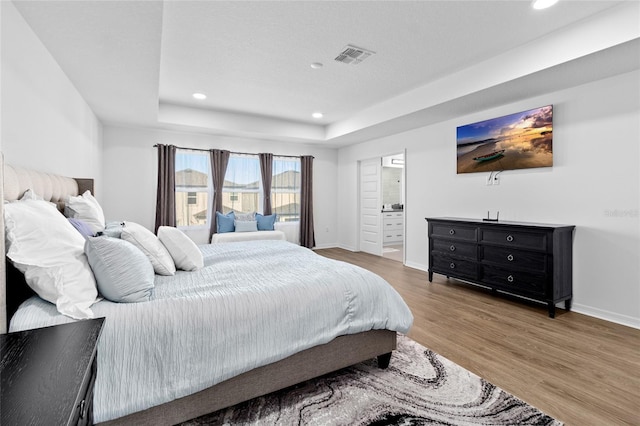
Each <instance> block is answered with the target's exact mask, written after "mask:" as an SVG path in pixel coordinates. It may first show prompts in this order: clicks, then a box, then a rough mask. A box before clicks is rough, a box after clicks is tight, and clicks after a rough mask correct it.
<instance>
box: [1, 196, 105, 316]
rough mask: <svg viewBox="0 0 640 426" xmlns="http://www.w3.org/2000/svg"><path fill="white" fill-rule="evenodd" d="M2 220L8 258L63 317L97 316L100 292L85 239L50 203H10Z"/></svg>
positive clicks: (37, 201)
mask: <svg viewBox="0 0 640 426" xmlns="http://www.w3.org/2000/svg"><path fill="white" fill-rule="evenodd" d="M4 219H5V232H6V241H7V257H8V258H9V259H10V260H11V261H12V262H13V264H14V265H15V266H16V268H17V269H18V270H19V271H20V272H22V273H24V275H25V279H26V282H27V284H28V285H29V286H30V287H31V288H32V289H33V290H34V291H35V292H36V293H37V294H38V295H39V296H40V297H41V298H43V299H45V300H47V301H49V302H51V303H53V304H55V305H56V308H57V309H58V312H60V313H61V314H64V315H67V316H69V317H71V318H76V319H84V318H93V311H92V310H91V309H90V307H91V305H92V304H93V303H95V302H96V298H97V297H98V291H97V289H96V282H95V278H94V276H93V273H92V271H91V268H90V267H89V263H88V261H87V257H86V256H85V254H84V238H83V237H82V235H80V233H79V232H78V231H76V230H75V228H74V227H73V226H72V225H71V224H70V223H69V221H68V220H67V219H66V218H65V217H64V216H63V215H62V214H60V212H59V211H58V210H57V209H56V207H54V206H53V205H52V204H51V203H48V202H46V201H41V200H24V201H18V202H14V203H7V204H5V206H4Z"/></svg>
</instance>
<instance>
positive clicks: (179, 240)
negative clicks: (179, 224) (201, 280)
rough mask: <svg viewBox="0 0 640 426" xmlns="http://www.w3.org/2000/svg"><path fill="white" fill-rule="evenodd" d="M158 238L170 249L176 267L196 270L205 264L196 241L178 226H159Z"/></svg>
mask: <svg viewBox="0 0 640 426" xmlns="http://www.w3.org/2000/svg"><path fill="white" fill-rule="evenodd" d="M158 239H159V240H160V242H161V243H162V244H164V246H165V247H166V248H167V250H168V251H169V254H170V255H171V257H172V258H173V261H174V262H175V264H176V268H178V269H182V270H184V271H195V270H196V269H199V268H202V267H203V266H204V259H203V256H202V252H201V251H200V249H199V248H198V246H197V245H196V243H194V242H193V240H192V239H191V238H189V237H187V236H186V235H185V233H184V232H182V231H181V230H179V229H178V228H174V227H172V226H160V227H159V228H158Z"/></svg>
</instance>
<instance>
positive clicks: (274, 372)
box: [0, 157, 396, 425]
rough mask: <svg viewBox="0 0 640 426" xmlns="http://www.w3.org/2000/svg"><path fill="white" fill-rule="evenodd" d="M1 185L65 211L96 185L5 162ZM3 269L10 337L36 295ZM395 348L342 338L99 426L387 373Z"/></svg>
mask: <svg viewBox="0 0 640 426" xmlns="http://www.w3.org/2000/svg"><path fill="white" fill-rule="evenodd" d="M3 175H4V179H3ZM0 181H3V184H2V185H0V202H1V201H2V190H4V199H6V200H17V199H19V198H20V197H21V196H22V195H23V194H24V192H25V191H26V190H27V189H30V188H31V189H33V190H34V191H35V192H36V193H38V194H39V195H42V196H43V197H45V199H48V200H50V201H52V202H55V203H57V205H58V207H59V209H61V210H62V209H63V208H64V199H65V198H66V197H68V196H69V195H78V194H82V193H83V192H84V191H85V190H87V189H89V190H91V191H92V192H93V179H73V178H68V177H63V176H59V175H52V174H47V173H42V172H36V171H33V170H27V169H22V168H19V167H12V166H8V165H7V166H5V167H4V173H3V168H2V159H1V157H0ZM1 205H2V203H0V209H1ZM0 221H2V226H1V227H0V236H1V237H2V238H1V239H0V249H1V251H2V253H3V254H4V252H5V251H4V249H5V248H4V213H2V214H1V215H0ZM0 264H1V265H0V269H2V267H5V268H6V269H5V270H6V281H5V274H4V273H1V274H0V332H6V329H7V328H8V324H9V321H10V319H11V317H12V316H13V314H14V313H15V310H16V309H17V308H18V306H20V304H21V303H22V302H23V301H25V300H26V299H28V298H29V297H31V296H32V295H33V291H31V289H29V287H28V286H27V285H26V283H25V282H24V276H23V275H22V274H21V273H20V272H19V271H18V270H17V269H15V268H14V267H13V265H11V263H10V262H0ZM0 272H3V271H0ZM5 296H6V298H5ZM3 320H4V322H3ZM107 321H108V319H107ZM395 348H396V332H395V331H390V330H371V331H367V332H363V333H358V334H351V335H344V336H339V337H337V338H335V339H334V340H332V341H331V342H329V343H327V344H324V345H319V346H315V347H313V348H310V349H307V350H304V351H302V352H299V353H297V354H294V355H292V356H290V357H288V358H286V359H283V360H281V361H278V362H275V363H272V364H269V365H266V366H263V367H260V368H256V369H254V370H251V371H248V372H246V373H243V374H241V375H239V376H236V377H233V378H231V379H229V380H226V381H224V382H222V383H219V384H217V385H215V386H212V387H210V388H207V389H204V390H202V391H200V392H197V393H194V394H192V395H188V396H185V397H182V398H179V399H176V400H173V401H170V402H167V403H165V404H162V405H158V406H155V407H151V408H149V409H147V410H143V411H139V412H136V413H132V414H130V415H127V416H124V417H120V418H118V419H115V420H111V421H108V422H104V423H100V424H101V425H131V424H136V425H173V424H176V423H180V422H183V421H187V420H190V419H193V418H195V417H198V416H201V415H204V414H208V413H212V412H214V411H217V410H220V409H222V408H226V407H230V406H232V405H235V404H238V403H241V402H244V401H248V400H250V399H253V398H256V397H259V396H262V395H266V394H268V393H271V392H275V391H277V390H280V389H284V388H286V387H288V386H292V385H295V384H298V383H301V382H303V381H305V380H309V379H312V378H315V377H319V376H322V375H324V374H327V373H331V372H333V371H336V370H339V369H341V368H345V367H349V366H351V365H353V364H357V363H359V362H362V361H366V360H369V359H372V358H376V357H377V358H378V366H379V367H381V368H387V366H388V365H389V361H390V359H391V352H392V351H393V350H394V349H395Z"/></svg>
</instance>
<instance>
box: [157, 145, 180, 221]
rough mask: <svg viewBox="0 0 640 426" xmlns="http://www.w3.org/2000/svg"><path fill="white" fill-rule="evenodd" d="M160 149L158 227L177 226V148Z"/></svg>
mask: <svg viewBox="0 0 640 426" xmlns="http://www.w3.org/2000/svg"><path fill="white" fill-rule="evenodd" d="M156 146H157V148H158V186H157V190H156V226H155V231H156V232H157V231H158V227H160V226H176V147H175V145H162V144H158V145H156Z"/></svg>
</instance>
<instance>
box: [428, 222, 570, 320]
mask: <svg viewBox="0 0 640 426" xmlns="http://www.w3.org/2000/svg"><path fill="white" fill-rule="evenodd" d="M426 220H427V223H428V235H429V281H430V282H431V281H432V280H433V274H434V273H438V274H442V275H445V276H447V278H449V277H451V278H457V279H460V280H463V281H467V282H470V283H473V284H478V285H482V286H484V287H488V288H490V289H492V290H494V291H502V292H506V293H509V294H513V295H516V296H521V297H526V298H528V299H532V300H535V301H538V302H543V303H546V304H547V305H548V308H549V316H550V317H551V318H554V317H555V305H556V303H559V302H562V301H564V304H565V308H566V309H567V310H569V309H571V298H572V246H573V230H574V229H575V226H573V225H548V224H537V223H526V222H504V221H500V222H490V221H483V220H480V219H478V220H476V219H459V218H452V217H439V218H426Z"/></svg>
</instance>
